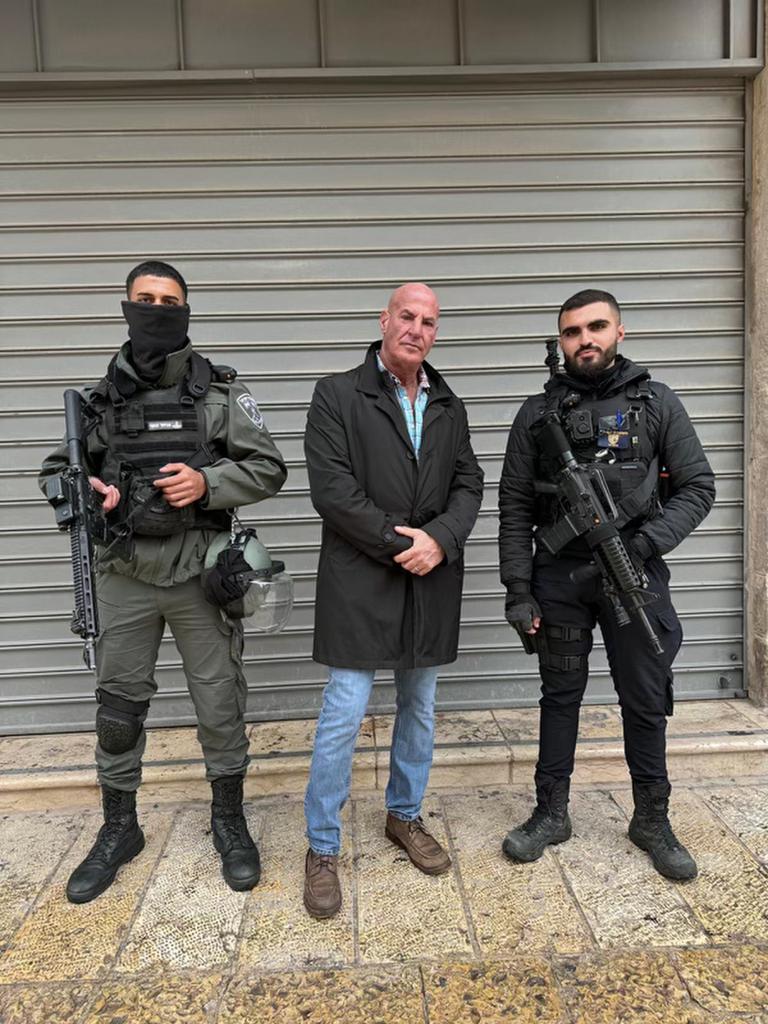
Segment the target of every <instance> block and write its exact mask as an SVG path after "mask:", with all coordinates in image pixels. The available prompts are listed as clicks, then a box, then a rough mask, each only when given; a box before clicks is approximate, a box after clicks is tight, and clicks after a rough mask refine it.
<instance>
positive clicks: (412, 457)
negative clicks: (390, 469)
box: [405, 451, 416, 462]
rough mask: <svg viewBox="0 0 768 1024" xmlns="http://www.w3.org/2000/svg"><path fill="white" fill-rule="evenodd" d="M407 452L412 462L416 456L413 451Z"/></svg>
mask: <svg viewBox="0 0 768 1024" xmlns="http://www.w3.org/2000/svg"><path fill="white" fill-rule="evenodd" d="M405 454H406V456H407V457H408V458H409V459H410V460H411V462H413V460H414V459H415V458H416V456H415V455H414V454H413V452H412V451H407V452H406V453H405Z"/></svg>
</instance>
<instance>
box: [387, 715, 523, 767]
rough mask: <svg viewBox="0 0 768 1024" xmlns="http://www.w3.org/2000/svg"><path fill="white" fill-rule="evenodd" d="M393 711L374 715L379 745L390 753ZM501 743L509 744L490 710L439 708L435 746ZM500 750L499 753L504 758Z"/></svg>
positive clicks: (504, 748) (502, 747)
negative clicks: (390, 713)
mask: <svg viewBox="0 0 768 1024" xmlns="http://www.w3.org/2000/svg"><path fill="white" fill-rule="evenodd" d="M394 724H395V716H394V715H376V716H375V718H374V727H375V736H376V749H377V750H378V751H380V752H383V753H384V754H385V755H386V756H387V757H388V756H389V748H390V747H391V746H392V730H393V728H394ZM486 746H489V747H491V748H492V747H498V748H500V751H507V749H508V744H507V741H506V739H505V736H504V733H503V732H502V730H501V729H500V728H499V726H498V724H497V722H496V720H495V719H494V717H493V712H491V711H438V712H437V713H436V715H435V748H436V750H441V749H447V748H455V749H456V750H457V751H458V752H462V751H471V750H472V749H473V748H476V747H486ZM503 756H504V755H503V754H502V753H500V754H499V757H501V758H503Z"/></svg>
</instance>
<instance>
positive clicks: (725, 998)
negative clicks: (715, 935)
mask: <svg viewBox="0 0 768 1024" xmlns="http://www.w3.org/2000/svg"><path fill="white" fill-rule="evenodd" d="M674 960H675V963H676V965H677V969H678V972H679V973H680V975H681V977H682V978H683V980H684V981H685V983H686V985H687V986H688V991H689V992H690V993H691V996H692V997H693V998H694V999H695V1000H696V1002H697V1003H701V1005H702V1006H703V1007H705V1008H706V1009H707V1010H712V1011H717V1010H728V1011H729V1012H731V1013H757V1012H758V1011H764V1012H766V1013H768V949H765V948H758V947H756V946H748V945H747V946H731V947H729V948H728V949H696V950H693V949H691V950H681V951H680V952H678V953H675V956H674Z"/></svg>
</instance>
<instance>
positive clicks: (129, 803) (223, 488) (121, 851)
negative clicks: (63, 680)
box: [40, 260, 286, 903]
mask: <svg viewBox="0 0 768 1024" xmlns="http://www.w3.org/2000/svg"><path fill="white" fill-rule="evenodd" d="M126 291H127V296H128V301H126V302H123V306H122V309H123V315H124V316H125V319H126V321H127V324H128V340H127V341H126V342H125V344H124V345H123V346H122V347H121V349H120V351H119V352H118V353H117V354H116V355H115V356H114V358H113V359H112V360H111V362H110V364H109V366H108V368H107V373H106V376H105V377H104V378H103V379H102V380H101V381H100V382H99V383H98V384H96V385H95V386H93V387H90V388H86V389H85V391H84V392H83V396H84V398H85V399H86V400H87V405H86V418H85V420H86V421H85V424H84V428H85V436H84V453H85V460H86V463H87V466H88V468H89V471H90V472H91V473H92V474H93V475H92V476H91V478H90V483H91V487H92V488H93V489H94V490H95V491H96V492H97V493H99V494H101V496H102V498H103V510H104V512H105V513H107V519H108V522H109V523H110V525H111V527H113V529H114V531H115V538H116V541H117V542H116V543H113V544H111V545H110V546H109V547H107V548H106V549H105V548H101V549H98V550H99V551H100V557H99V562H98V567H97V568H98V573H97V579H96V591H97V597H98V604H99V619H100V623H101V634H100V636H99V639H98V641H97V645H96V675H97V682H98V689H97V691H96V697H97V700H98V710H97V712H96V739H97V744H96V764H97V768H98V776H99V782H100V784H101V789H102V804H103V808H104V825H103V826H102V828H101V830H100V831H99V834H98V837H97V839H96V842H95V844H94V846H93V847H92V849H91V850H90V852H89V854H88V856H87V857H86V858H85V860H84V861H83V862H82V864H80V865H78V867H77V868H76V869H75V871H74V872H73V874H72V876H71V877H70V879H69V882H68V885H67V898H68V899H69V900H70V901H71V902H73V903H85V902H87V901H89V900H92V899H94V898H95V897H96V896H98V895H99V893H101V892H103V891H104V890H105V889H106V888H107V887H108V886H109V885H111V883H112V881H113V879H114V877H115V874H116V872H117V870H118V868H119V867H120V866H121V865H122V864H124V863H126V861H128V860H130V859H131V858H132V857H135V856H136V855H137V854H138V853H139V852H140V851H141V849H142V847H143V846H144V835H143V832H142V830H141V828H140V826H139V823H138V819H137V816H136V790H137V789H138V787H139V784H140V782H141V762H142V755H143V753H144V747H145V743H146V735H145V732H144V725H143V723H144V719H145V718H146V716H147V712H148V709H149V704H150V700H151V698H152V697H153V696H154V694H155V692H156V691H157V683H156V682H155V678H154V671H155V663H156V660H157V655H158V650H159V647H160V641H161V639H162V635H163V630H164V628H165V626H166V624H167V625H168V627H169V628H170V630H171V631H172V633H173V636H174V639H175V641H176V645H177V647H178V649H179V653H180V654H181V658H182V662H183V665H184V671H185V674H186V677H187V685H188V687H189V692H190V695H191V697H192V700H193V702H194V705H195V710H196V713H197V720H198V732H197V735H198V739H199V741H200V744H201V746H202V749H203V756H204V758H205V766H206V777H207V778H208V780H209V781H210V783H211V787H212V790H213V800H212V809H211V831H212V835H213V842H214V846H215V847H216V850H217V851H218V852H219V854H220V855H221V858H222V872H223V875H224V878H225V880H226V882H227V883H228V885H229V886H230V887H231V888H233V889H237V890H246V889H251V888H253V886H255V885H256V884H257V882H258V881H259V875H260V870H261V867H260V860H259V852H258V850H257V848H256V845H255V843H254V842H253V839H252V838H251V836H250V835H249V833H248V827H247V824H246V820H245V817H244V814H243V779H244V776H245V772H246V769H247V766H248V760H249V758H248V737H247V735H246V731H245V723H244V719H243V713H244V711H245V702H246V681H245V676H244V674H243V666H242V649H243V629H242V622H241V621H239V620H234V619H232V618H231V617H228V616H227V615H226V614H225V612H224V611H223V610H222V609H221V608H220V607H218V606H215V605H214V604H212V603H211V602H209V601H208V600H207V599H206V596H205V593H204V590H203V586H202V585H201V576H202V573H203V569H204V567H205V558H206V552H207V550H208V548H209V546H211V545H212V544H213V543H214V542H218V541H219V540H220V538H221V536H222V533H227V534H228V533H229V531H230V527H231V522H232V518H231V511H232V509H233V508H236V507H238V506H240V505H248V504H251V503H252V502H257V501H261V500H263V499H264V498H268V497H270V496H271V495H273V494H275V493H276V492H277V491H279V490H280V488H281V487H282V485H283V483H284V481H285V478H286V468H285V463H284V461H283V459H282V457H281V455H280V452H279V451H278V450H277V448H276V447H275V444H274V442H273V441H272V438H271V437H270V435H269V431H268V430H267V429H266V426H265V425H264V420H263V417H262V415H261V413H260V411H259V408H258V405H257V404H256V401H255V400H254V398H253V396H252V395H251V394H250V392H249V391H248V389H247V388H246V387H245V385H244V384H242V383H241V382H240V381H239V380H237V379H236V378H237V374H236V372H235V371H234V370H233V369H232V368H231V367H220V366H213V365H212V364H211V363H210V362H209V361H208V360H207V359H204V358H203V357H202V356H201V355H200V354H199V353H198V352H196V351H195V350H194V349H193V347H192V344H191V342H190V340H189V338H188V336H187V327H188V323H189V305H188V304H187V285H186V282H185V281H184V278H183V277H182V276H181V274H179V272H178V271H177V270H176V269H175V267H172V266H170V265H169V264H167V263H162V262H160V261H157V260H151V261H147V262H145V263H141V264H139V266H137V267H134V269H133V270H132V271H131V273H130V274H129V275H128V280H127V282H126ZM66 464H67V447H66V445H60V446H59V448H57V449H56V451H55V452H53V453H52V454H51V455H50V456H49V457H48V458H47V459H46V460H45V462H44V463H43V468H42V472H41V475H40V485H41V487H42V488H43V490H44V489H45V483H46V480H47V479H48V478H49V477H51V476H55V475H56V474H57V473H60V472H61V470H62V469H63V468H64V466H65V465H66ZM223 582H224V583H226V580H224V581H223Z"/></svg>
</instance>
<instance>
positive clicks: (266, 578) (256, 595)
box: [202, 528, 293, 633]
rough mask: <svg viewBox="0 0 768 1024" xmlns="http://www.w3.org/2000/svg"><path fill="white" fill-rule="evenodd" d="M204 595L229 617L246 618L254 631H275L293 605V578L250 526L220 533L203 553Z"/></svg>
mask: <svg viewBox="0 0 768 1024" xmlns="http://www.w3.org/2000/svg"><path fill="white" fill-rule="evenodd" d="M202 583H203V590H204V592H205V595H206V598H207V599H208V600H209V601H210V602H211V603H212V604H215V605H217V606H218V607H219V608H221V609H222V610H223V611H224V613H225V614H226V615H228V616H229V617H230V618H233V619H250V625H251V626H252V627H253V629H255V630H256V632H257V633H279V632H280V630H281V629H282V628H283V627H284V626H285V624H286V623H287V622H288V619H289V618H290V615H291V610H292V609H293V580H292V578H291V577H290V576H289V575H288V573H287V572H286V571H285V563H284V562H277V561H272V558H271V557H270V554H269V552H268V551H267V549H266V548H265V547H264V545H263V544H262V543H261V541H260V540H259V539H258V537H257V536H256V531H255V530H254V529H252V528H251V529H247V530H246V529H242V528H241V529H240V530H239V531H238V532H237V533H235V534H233V536H232V537H229V536H228V535H227V534H220V535H219V536H218V537H217V538H216V539H215V540H214V541H213V542H212V543H211V544H210V546H209V548H208V551H207V552H206V556H205V568H204V571H203V578H202Z"/></svg>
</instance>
